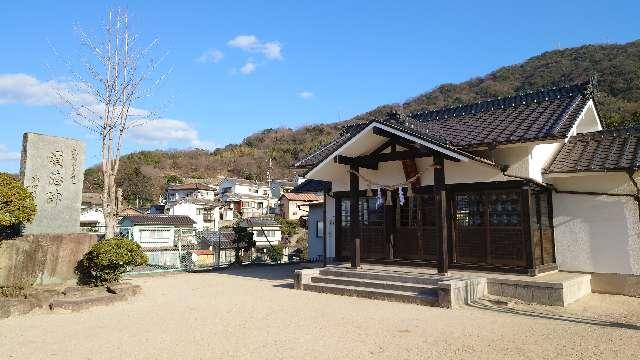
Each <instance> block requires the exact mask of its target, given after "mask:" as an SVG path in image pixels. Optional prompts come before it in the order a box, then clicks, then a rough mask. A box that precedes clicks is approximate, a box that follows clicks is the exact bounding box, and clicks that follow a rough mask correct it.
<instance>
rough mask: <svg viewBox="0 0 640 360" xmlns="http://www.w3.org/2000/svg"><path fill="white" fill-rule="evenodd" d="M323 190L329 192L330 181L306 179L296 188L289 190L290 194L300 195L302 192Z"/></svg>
mask: <svg viewBox="0 0 640 360" xmlns="http://www.w3.org/2000/svg"><path fill="white" fill-rule="evenodd" d="M325 189H328V190H331V182H330V181H322V180H314V179H307V180H305V181H304V182H303V183H302V184H300V185H298V186H296V187H295V188H293V190H291V191H292V192H297V193H302V192H314V193H317V192H321V191H324V190H325Z"/></svg>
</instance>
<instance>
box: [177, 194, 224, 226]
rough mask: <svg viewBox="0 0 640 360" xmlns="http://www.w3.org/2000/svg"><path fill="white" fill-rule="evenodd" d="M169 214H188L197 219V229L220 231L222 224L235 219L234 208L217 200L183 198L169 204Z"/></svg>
mask: <svg viewBox="0 0 640 360" xmlns="http://www.w3.org/2000/svg"><path fill="white" fill-rule="evenodd" d="M165 213H166V214H168V215H186V216H189V217H190V218H191V219H193V220H194V221H195V228H196V229H197V230H211V231H218V229H219V228H220V226H223V225H228V224H229V222H232V221H233V210H232V209H229V208H228V207H227V206H225V205H224V203H222V202H220V201H216V200H208V199H198V198H192V197H189V198H183V199H181V200H179V201H178V202H176V203H173V204H171V205H167V207H166V210H165Z"/></svg>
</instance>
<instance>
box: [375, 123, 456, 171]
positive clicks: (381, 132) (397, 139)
mask: <svg viewBox="0 0 640 360" xmlns="http://www.w3.org/2000/svg"><path fill="white" fill-rule="evenodd" d="M373 134H374V135H378V136H382V137H386V138H387V139H389V140H392V141H393V142H394V143H396V144H397V145H400V146H402V147H405V148H408V149H416V150H422V151H425V152H432V153H434V152H437V151H436V150H434V149H431V148H429V147H427V146H424V145H422V144H416V143H415V142H413V141H411V140H408V139H405V138H403V137H402V136H400V135H397V134H394V133H392V132H390V131H388V130H385V129H382V128H379V127H377V126H374V127H373ZM440 154H442V156H443V157H444V158H445V159H446V160H449V161H454V162H459V161H460V159H458V158H455V157H453V156H451V155H447V154H443V153H440Z"/></svg>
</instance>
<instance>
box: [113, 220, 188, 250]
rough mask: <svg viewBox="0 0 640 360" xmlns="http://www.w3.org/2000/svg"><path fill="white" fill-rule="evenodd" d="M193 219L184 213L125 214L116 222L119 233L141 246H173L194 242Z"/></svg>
mask: <svg viewBox="0 0 640 360" xmlns="http://www.w3.org/2000/svg"><path fill="white" fill-rule="evenodd" d="M194 224H195V221H194V220H193V219H191V218H190V217H188V216H185V215H150V214H140V215H126V216H123V217H122V219H120V221H119V222H118V225H119V226H120V234H121V235H122V236H124V237H126V238H128V239H131V240H134V241H135V242H137V243H139V244H140V245H142V247H146V248H150V247H174V246H177V245H178V244H177V240H180V239H182V244H190V243H195V237H194Z"/></svg>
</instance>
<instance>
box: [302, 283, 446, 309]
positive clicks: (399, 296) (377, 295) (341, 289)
mask: <svg viewBox="0 0 640 360" xmlns="http://www.w3.org/2000/svg"><path fill="white" fill-rule="evenodd" d="M304 290H305V291H313V292H318V293H324V294H334V295H343V296H353V297H361V298H367V299H373V300H386V301H395V302H402V303H408V304H417V305H425V306H439V302H438V293H437V290H436V291H435V293H434V292H432V291H429V292H426V293H420V294H419V293H416V292H410V291H397V290H383V289H372V288H364V287H358V286H346V285H335V284H320V283H310V284H305V285H304Z"/></svg>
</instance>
